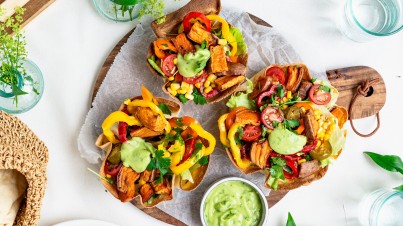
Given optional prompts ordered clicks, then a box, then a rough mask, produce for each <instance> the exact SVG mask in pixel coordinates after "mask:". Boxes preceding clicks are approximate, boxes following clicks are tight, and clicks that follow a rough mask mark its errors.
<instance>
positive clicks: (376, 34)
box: [347, 0, 403, 37]
mask: <svg viewBox="0 0 403 226" xmlns="http://www.w3.org/2000/svg"><path fill="white" fill-rule="evenodd" d="M347 4H349V8H350V13H351V15H352V17H353V19H354V22H355V23H356V24H357V25H358V27H360V28H361V29H362V30H363V31H365V32H367V33H368V34H371V35H374V36H380V37H382V36H390V35H393V34H396V33H397V32H399V31H400V30H402V29H403V24H402V25H401V26H400V27H399V28H397V29H395V30H394V31H391V32H388V33H378V32H373V31H370V30H368V29H366V28H365V27H364V26H362V24H361V23H360V22H359V21H358V20H357V18H356V16H355V12H354V10H353V0H348V3H347Z"/></svg>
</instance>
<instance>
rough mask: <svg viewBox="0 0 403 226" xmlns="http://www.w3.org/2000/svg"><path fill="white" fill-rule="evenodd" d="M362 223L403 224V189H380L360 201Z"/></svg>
mask: <svg viewBox="0 0 403 226" xmlns="http://www.w3.org/2000/svg"><path fill="white" fill-rule="evenodd" d="M359 208H360V216H359V219H360V223H361V224H362V225H365V226H401V225H403V191H396V190H392V189H385V188H382V189H379V190H376V191H374V192H372V193H370V194H369V195H367V196H365V197H364V198H363V199H362V201H361V202H360V207H359Z"/></svg>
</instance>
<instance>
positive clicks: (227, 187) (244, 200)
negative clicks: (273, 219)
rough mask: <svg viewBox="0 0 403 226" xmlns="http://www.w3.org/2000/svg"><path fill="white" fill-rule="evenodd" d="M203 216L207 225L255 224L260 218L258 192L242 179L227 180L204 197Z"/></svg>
mask: <svg viewBox="0 0 403 226" xmlns="http://www.w3.org/2000/svg"><path fill="white" fill-rule="evenodd" d="M204 218H205V220H206V223H207V225H208V226H216V225H220V226H235V225H237V226H255V225H259V222H260V219H261V218H262V203H261V200H260V197H259V194H258V193H257V192H256V190H254V188H252V187H251V186H250V185H248V184H246V183H244V182H242V181H227V182H224V183H222V184H220V185H218V186H217V187H215V188H214V189H213V190H212V191H211V192H210V194H209V195H208V196H207V198H206V202H205V204H204Z"/></svg>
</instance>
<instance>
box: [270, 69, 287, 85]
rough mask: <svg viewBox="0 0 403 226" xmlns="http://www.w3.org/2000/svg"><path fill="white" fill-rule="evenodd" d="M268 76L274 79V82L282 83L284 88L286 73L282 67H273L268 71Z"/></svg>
mask: <svg viewBox="0 0 403 226" xmlns="http://www.w3.org/2000/svg"><path fill="white" fill-rule="evenodd" d="M266 76H267V77H272V78H273V81H275V82H279V83H281V84H282V85H283V86H285V84H286V78H285V73H284V71H283V69H281V68H280V67H277V66H275V67H271V68H269V69H267V70H266Z"/></svg>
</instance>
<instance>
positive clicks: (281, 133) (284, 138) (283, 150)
mask: <svg viewBox="0 0 403 226" xmlns="http://www.w3.org/2000/svg"><path fill="white" fill-rule="evenodd" d="M269 144H270V147H271V148H273V150H274V151H275V152H277V153H279V154H282V155H292V154H295V153H297V152H299V151H301V150H302V148H303V147H304V146H305V144H306V137H305V136H302V135H298V134H295V133H293V132H291V131H289V130H288V129H284V128H280V127H278V128H275V129H274V130H273V132H271V133H270V135H269Z"/></svg>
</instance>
